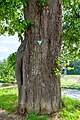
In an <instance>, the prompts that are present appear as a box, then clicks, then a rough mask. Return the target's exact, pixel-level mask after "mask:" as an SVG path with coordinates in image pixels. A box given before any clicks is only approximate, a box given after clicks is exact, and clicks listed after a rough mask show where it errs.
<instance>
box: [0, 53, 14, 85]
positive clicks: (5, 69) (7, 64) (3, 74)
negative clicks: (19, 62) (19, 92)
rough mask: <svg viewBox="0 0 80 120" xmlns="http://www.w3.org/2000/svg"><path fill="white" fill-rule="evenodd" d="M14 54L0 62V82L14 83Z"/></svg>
mask: <svg viewBox="0 0 80 120" xmlns="http://www.w3.org/2000/svg"><path fill="white" fill-rule="evenodd" d="M14 54H15V53H13V54H12V55H10V56H9V57H8V59H4V60H3V61H0V82H5V83H14V82H15V79H16V78H15V71H14V66H15V65H14V64H13V56H14Z"/></svg>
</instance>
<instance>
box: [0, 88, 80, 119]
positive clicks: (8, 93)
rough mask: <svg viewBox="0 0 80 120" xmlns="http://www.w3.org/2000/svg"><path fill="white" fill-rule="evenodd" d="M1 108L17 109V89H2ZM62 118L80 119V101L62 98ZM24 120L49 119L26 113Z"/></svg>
mask: <svg viewBox="0 0 80 120" xmlns="http://www.w3.org/2000/svg"><path fill="white" fill-rule="evenodd" d="M0 109H2V110H6V111H7V113H12V112H14V111H16V110H17V90H15V89H3V90H0ZM60 117H61V120H80V101H79V100H73V99H71V98H66V97H63V98H62V110H61V112H60ZM24 120H48V117H47V116H46V115H41V116H39V115H37V114H36V113H33V112H31V113H29V114H26V116H25V119H24Z"/></svg>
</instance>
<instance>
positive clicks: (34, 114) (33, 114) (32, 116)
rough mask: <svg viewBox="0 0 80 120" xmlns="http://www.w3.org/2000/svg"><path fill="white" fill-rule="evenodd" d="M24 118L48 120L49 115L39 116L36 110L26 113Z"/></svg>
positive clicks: (28, 119)
mask: <svg viewBox="0 0 80 120" xmlns="http://www.w3.org/2000/svg"><path fill="white" fill-rule="evenodd" d="M24 120H48V116H47V115H45V114H43V115H40V116H39V115H37V113H35V112H30V113H29V114H27V115H26V117H25V119H24Z"/></svg>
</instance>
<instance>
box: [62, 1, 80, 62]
mask: <svg viewBox="0 0 80 120" xmlns="http://www.w3.org/2000/svg"><path fill="white" fill-rule="evenodd" d="M62 29H63V32H62V57H63V59H64V60H65V59H75V58H80V54H79V48H80V1H79V0H63V16H62Z"/></svg>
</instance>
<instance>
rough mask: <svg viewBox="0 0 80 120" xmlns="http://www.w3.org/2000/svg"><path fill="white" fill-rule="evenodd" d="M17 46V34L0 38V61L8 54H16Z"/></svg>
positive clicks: (18, 43)
mask: <svg viewBox="0 0 80 120" xmlns="http://www.w3.org/2000/svg"><path fill="white" fill-rule="evenodd" d="M19 45H20V42H19V41H18V37H17V34H15V35H14V36H8V35H5V36H0V60H3V59H4V58H5V59H6V58H7V57H8V56H9V54H11V53H13V52H16V51H17V48H18V47H19Z"/></svg>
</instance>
